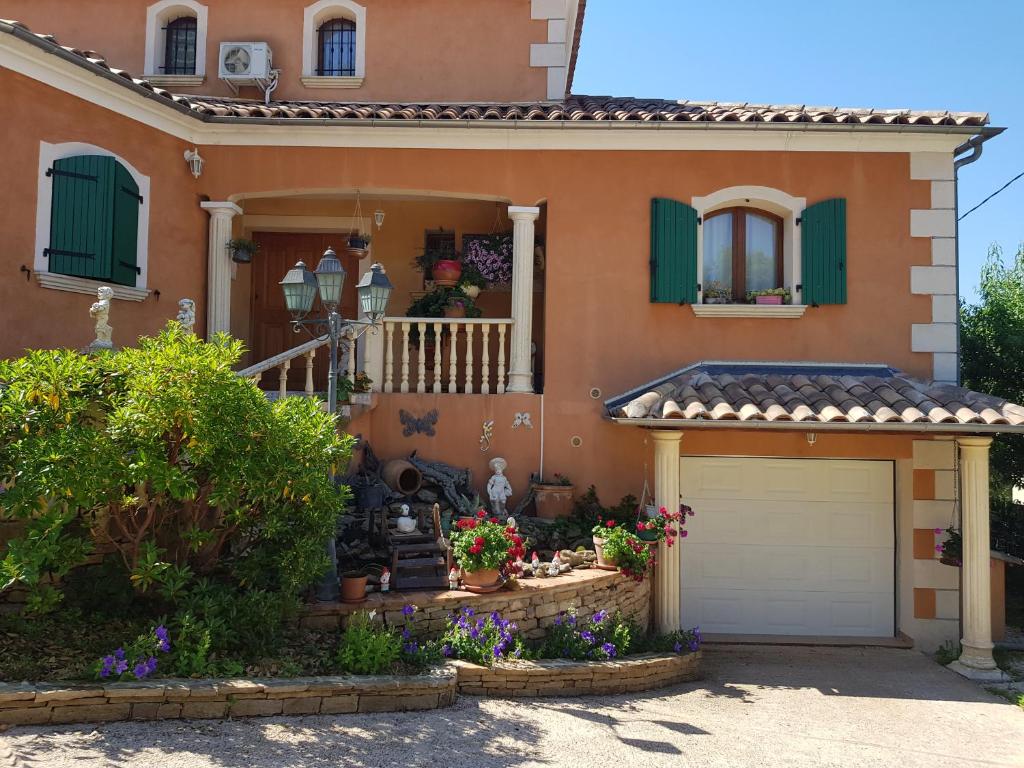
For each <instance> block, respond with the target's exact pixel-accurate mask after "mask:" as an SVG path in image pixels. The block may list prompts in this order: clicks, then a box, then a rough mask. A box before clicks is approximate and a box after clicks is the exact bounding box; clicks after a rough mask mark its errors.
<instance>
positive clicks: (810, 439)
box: [807, 432, 818, 445]
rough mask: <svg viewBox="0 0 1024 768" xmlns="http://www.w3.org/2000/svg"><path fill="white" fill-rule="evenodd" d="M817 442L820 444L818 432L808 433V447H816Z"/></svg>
mask: <svg viewBox="0 0 1024 768" xmlns="http://www.w3.org/2000/svg"><path fill="white" fill-rule="evenodd" d="M816 442H818V433H817V432H808V433H807V444H808V445H814V444H815V443H816Z"/></svg>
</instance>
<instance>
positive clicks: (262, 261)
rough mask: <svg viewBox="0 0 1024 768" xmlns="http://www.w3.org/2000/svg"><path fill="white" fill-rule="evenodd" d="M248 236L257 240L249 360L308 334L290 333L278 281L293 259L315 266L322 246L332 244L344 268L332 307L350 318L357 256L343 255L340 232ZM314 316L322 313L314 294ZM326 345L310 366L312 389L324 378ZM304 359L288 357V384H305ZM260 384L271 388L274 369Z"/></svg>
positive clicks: (304, 338) (274, 380) (320, 387)
mask: <svg viewBox="0 0 1024 768" xmlns="http://www.w3.org/2000/svg"><path fill="white" fill-rule="evenodd" d="M253 239H255V240H256V242H258V243H259V244H260V250H259V253H258V254H256V255H255V256H254V257H253V260H252V312H251V315H250V317H251V318H252V327H251V329H250V336H249V338H250V339H251V345H252V361H253V363H258V362H260V361H262V360H266V359H267V358H269V357H273V356H274V355H276V354H279V353H281V352H284V351H286V350H288V349H291V348H292V347H296V346H298V345H299V344H302V343H303V342H305V341H308V340H309V339H310V338H311V337H310V335H309V334H308V333H306V332H305V331H300V332H299V333H294V332H293V331H292V326H291V322H290V321H291V315H289V314H288V310H287V309H286V308H285V305H284V294H283V293H282V292H281V286H280V285H278V283H279V282H280V281H281V279H282V278H283V277H284V276H285V274H286V273H287V272H288V270H289V269H291V268H292V267H294V266H295V263H296V262H297V261H303V262H305V263H306V267H307V268H308V269H310V270H314V269H316V265H317V264H319V263H320V258H321V256H323V253H324V251H326V250H327V249H328V248H330V247H333V248H334V249H335V251H337V253H338V258H339V259H340V260H341V265H342V266H343V267H344V268H345V272H346V273H347V275H346V277H345V287H344V288H343V290H342V294H341V306H340V307H339V308H338V312H339V313H341V316H342V317H345V318H350V319H352V318H355V317H356V283H357V282H359V261H358V260H357V259H355V258H353V257H351V256H346V255H345V254H344V252H343V250H340V249H342V248H343V247H344V244H343V241H344V239H345V236H344V235H340V234H336V233H335V234H301V233H294V234H293V233H288V232H257V233H255V234H254V235H253ZM312 315H313V316H314V317H323V311H322V309H321V308H320V302H319V299H317V302H316V304H314V309H313V312H312ZM320 332H321V333H322V332H323V331H320ZM342 362H343V361H341V360H339V364H341V363H342ZM327 370H328V360H327V349H326V347H325V348H324V349H320V350H317V355H316V365H315V366H314V382H315V383H316V388H317V390H323V389H324V388H325V387H326V382H327ZM305 377H306V372H305V360H304V359H302V358H299V359H296V360H293V361H292V364H291V369H290V370H289V372H288V388H289V389H292V390H301V389H302V388H303V387H304V385H305ZM263 386H264V388H270V389H276V388H277V386H278V372H277V371H276V370H275V371H269V372H268V373H266V374H264V377H263Z"/></svg>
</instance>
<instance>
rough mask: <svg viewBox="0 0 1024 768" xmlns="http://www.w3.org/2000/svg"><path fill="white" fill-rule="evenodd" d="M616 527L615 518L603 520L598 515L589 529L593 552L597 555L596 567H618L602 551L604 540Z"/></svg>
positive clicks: (611, 568)
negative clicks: (592, 541) (595, 522)
mask: <svg viewBox="0 0 1024 768" xmlns="http://www.w3.org/2000/svg"><path fill="white" fill-rule="evenodd" d="M618 527H619V523H618V522H617V521H616V520H614V519H611V518H609V519H607V520H605V519H604V518H602V517H601V516H600V515H598V516H597V525H595V526H594V527H593V528H591V529H590V533H591V535H592V536H593V537H594V553H595V554H596V555H597V567H598V568H603V569H604V570H606V571H614V570H616V569H617V568H618V566H617V565H616V564H615V561H614V560H609V559H608V556H607V555H606V554H605V551H604V542H605V540H606V539H607V538H608V536H610V535H611V532H612V531H614V530H615V529H616V528H618Z"/></svg>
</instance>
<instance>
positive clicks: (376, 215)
mask: <svg viewBox="0 0 1024 768" xmlns="http://www.w3.org/2000/svg"><path fill="white" fill-rule="evenodd" d="M373 221H374V223H375V224H376V225H377V229H380V228H381V227H383V226H384V211H382V210H381V209H380V208H378V209H377V210H376V211H374V212H373Z"/></svg>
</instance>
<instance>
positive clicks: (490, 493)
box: [487, 456, 512, 517]
mask: <svg viewBox="0 0 1024 768" xmlns="http://www.w3.org/2000/svg"><path fill="white" fill-rule="evenodd" d="M488 466H489V467H490V468H491V471H492V472H494V474H493V475H491V479H490V480H488V481H487V497H488V498H489V499H490V500H491V512H493V513H494V514H495V515H498V516H499V517H500V516H501V515H504V514H505V502H507V501H508V499H509V497H510V496H511V495H512V486H511V485H510V484H509V482H508V478H507V477H505V470H506V469H507V468H508V462H507V461H505V460H504V459H503V458H501V457H500V456H495V457H494V458H493V459H491V460H490V462H489V463H488Z"/></svg>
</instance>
